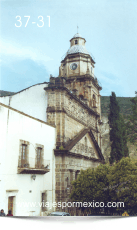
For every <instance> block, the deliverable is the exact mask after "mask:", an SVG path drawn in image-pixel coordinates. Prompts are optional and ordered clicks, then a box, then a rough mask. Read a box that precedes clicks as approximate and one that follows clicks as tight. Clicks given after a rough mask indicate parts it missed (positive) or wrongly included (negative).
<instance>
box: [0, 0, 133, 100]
mask: <svg viewBox="0 0 137 230" xmlns="http://www.w3.org/2000/svg"><path fill="white" fill-rule="evenodd" d="M0 3H1V19H0V20H1V29H0V30H1V34H0V45H1V49H0V52H1V57H0V65H1V76H0V89H1V90H6V91H12V92H17V91H20V90H22V89H24V88H27V87H29V86H31V85H34V84H36V83H41V82H45V81H49V76H50V74H52V75H53V76H55V77H57V76H58V74H59V66H60V61H61V57H62V56H63V55H64V54H65V53H66V52H67V50H68V49H69V47H70V42H69V40H70V39H71V38H72V37H73V36H74V34H76V33H77V25H78V26H79V33H80V34H81V35H82V36H83V37H84V38H85V39H86V48H87V50H88V51H89V52H90V53H92V54H93V56H94V57H95V61H96V64H95V72H94V73H95V75H96V77H97V78H98V80H99V82H100V83H101V85H102V88H103V89H102V91H101V95H102V96H109V95H110V94H111V92H112V91H114V92H115V93H116V95H117V96H124V97H133V96H134V95H135V91H137V64H136V61H137V1H136V0H96V1H95V0H94V1H93V0H85V1H84V0H27V1H25V0H14V1H12V0H10V1H6V0H1V1H0ZM16 16H20V17H21V22H22V25H21V26H20V27H16V26H15V24H16V25H17V26H19V25H20V22H19V21H17V20H19V17H18V18H16ZM24 16H30V18H29V21H28V24H27V26H26V27H25V25H26V23H27V20H28V17H24ZM38 16H43V21H44V26H43V27H38V25H39V26H41V25H42V21H40V20H41V19H42V17H40V18H38ZM47 16H50V27H49V17H47ZM32 22H35V23H32ZM37 23H38V25H37Z"/></svg>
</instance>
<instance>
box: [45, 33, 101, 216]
mask: <svg viewBox="0 0 137 230" xmlns="http://www.w3.org/2000/svg"><path fill="white" fill-rule="evenodd" d="M85 43H86V40H85V38H82V37H81V36H80V35H79V34H78V33H77V34H76V35H74V37H73V38H72V39H71V40H70V48H69V50H68V51H67V53H66V54H65V56H64V58H63V59H62V61H61V65H60V68H59V77H53V76H51V77H50V82H49V83H48V87H45V88H44V90H45V91H46V93H47V97H48V105H47V122H48V123H49V124H52V125H55V126H56V148H55V149H54V154H55V167H56V169H55V173H56V175H55V194H56V202H64V201H65V202H67V201H69V195H70V193H71V189H72V185H71V181H73V180H75V179H76V178H77V176H78V174H79V173H80V170H81V169H87V168H94V167H96V166H97V165H99V164H100V163H104V156H103V155H102V152H101V132H100V125H101V121H100V120H101V108H100V93H99V91H100V90H101V89H102V88H101V86H100V85H99V84H98V81H97V78H96V77H95V76H94V65H95V61H94V58H93V57H92V55H91V54H90V53H89V52H88V51H87V50H86V48H85ZM73 210H74V209H73V208H72V210H68V208H66V209H65V211H72V212H73ZM63 211H64V210H63Z"/></svg>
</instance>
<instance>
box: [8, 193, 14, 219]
mask: <svg viewBox="0 0 137 230" xmlns="http://www.w3.org/2000/svg"><path fill="white" fill-rule="evenodd" d="M13 199H14V196H9V197H8V212H9V210H11V214H12V215H13Z"/></svg>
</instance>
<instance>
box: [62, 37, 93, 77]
mask: <svg viewBox="0 0 137 230" xmlns="http://www.w3.org/2000/svg"><path fill="white" fill-rule="evenodd" d="M85 43H86V40H85V38H83V37H82V36H81V35H80V34H79V33H76V34H75V35H74V36H73V38H71V39H70V48H69V49H68V51H67V52H66V54H65V55H64V57H63V58H62V61H61V66H60V69H59V75H60V77H71V76H81V75H85V74H87V72H88V74H90V75H91V74H93V70H94V64H95V61H94V58H93V56H92V55H91V54H90V53H89V52H88V51H87V49H86V47H85Z"/></svg>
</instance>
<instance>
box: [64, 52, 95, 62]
mask: <svg viewBox="0 0 137 230" xmlns="http://www.w3.org/2000/svg"><path fill="white" fill-rule="evenodd" d="M77 56H80V57H85V58H87V57H88V58H90V60H91V62H92V63H94V64H95V63H96V62H95V61H94V60H93V58H92V57H91V56H90V54H84V53H80V52H79V53H73V54H68V55H67V56H66V57H65V58H64V59H63V60H62V61H61V63H63V62H65V61H66V60H67V58H68V59H70V58H76V57H77Z"/></svg>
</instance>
